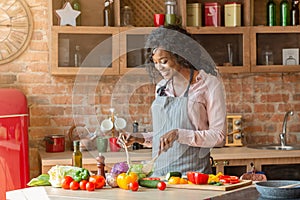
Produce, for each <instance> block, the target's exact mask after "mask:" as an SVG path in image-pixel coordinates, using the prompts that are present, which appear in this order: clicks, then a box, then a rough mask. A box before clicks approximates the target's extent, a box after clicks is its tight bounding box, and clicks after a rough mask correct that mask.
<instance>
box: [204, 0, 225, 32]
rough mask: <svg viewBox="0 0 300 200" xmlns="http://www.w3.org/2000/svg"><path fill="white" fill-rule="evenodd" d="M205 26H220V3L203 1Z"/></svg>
mask: <svg viewBox="0 0 300 200" xmlns="http://www.w3.org/2000/svg"><path fill="white" fill-rule="evenodd" d="M204 10H205V13H204V14H205V15H204V16H205V26H221V5H220V3H218V2H216V3H204Z"/></svg>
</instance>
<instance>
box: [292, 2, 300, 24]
mask: <svg viewBox="0 0 300 200" xmlns="http://www.w3.org/2000/svg"><path fill="white" fill-rule="evenodd" d="M291 25H292V26H297V25H299V0H292V9H291Z"/></svg>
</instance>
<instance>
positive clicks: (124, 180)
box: [117, 172, 138, 190]
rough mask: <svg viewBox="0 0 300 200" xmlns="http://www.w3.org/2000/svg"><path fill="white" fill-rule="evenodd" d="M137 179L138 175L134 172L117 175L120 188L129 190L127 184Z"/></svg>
mask: <svg viewBox="0 0 300 200" xmlns="http://www.w3.org/2000/svg"><path fill="white" fill-rule="evenodd" d="M136 181H138V175H137V174H136V173H134V172H130V173H129V174H127V173H121V174H119V175H118V176H117V184H118V186H119V187H120V188H122V189H125V190H129V184H130V183H133V182H136Z"/></svg>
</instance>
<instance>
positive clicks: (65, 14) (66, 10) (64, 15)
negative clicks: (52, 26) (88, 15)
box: [55, 2, 80, 26]
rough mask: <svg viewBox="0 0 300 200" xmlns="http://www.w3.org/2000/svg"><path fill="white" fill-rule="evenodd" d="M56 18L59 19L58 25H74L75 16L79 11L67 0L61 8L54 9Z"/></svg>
mask: <svg viewBox="0 0 300 200" xmlns="http://www.w3.org/2000/svg"><path fill="white" fill-rule="evenodd" d="M55 11H56V13H57V15H58V18H59V20H60V25H61V26H65V25H71V26H76V18H77V17H78V16H79V15H80V11H77V10H74V9H73V8H72V6H71V4H70V2H67V3H66V4H65V6H64V7H63V9H59V10H55Z"/></svg>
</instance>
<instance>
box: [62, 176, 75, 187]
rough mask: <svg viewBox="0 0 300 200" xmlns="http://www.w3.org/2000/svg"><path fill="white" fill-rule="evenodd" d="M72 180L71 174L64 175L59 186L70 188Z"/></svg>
mask: <svg viewBox="0 0 300 200" xmlns="http://www.w3.org/2000/svg"><path fill="white" fill-rule="evenodd" d="M72 181H73V178H72V177H71V176H65V177H64V179H63V180H62V182H61V187H62V188H63V189H66V190H67V189H70V183H71V182H72Z"/></svg>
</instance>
